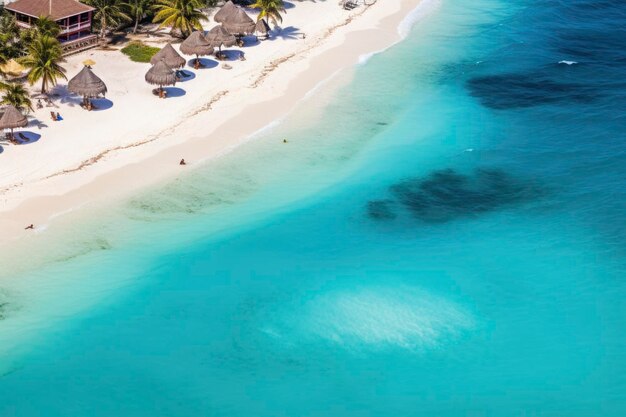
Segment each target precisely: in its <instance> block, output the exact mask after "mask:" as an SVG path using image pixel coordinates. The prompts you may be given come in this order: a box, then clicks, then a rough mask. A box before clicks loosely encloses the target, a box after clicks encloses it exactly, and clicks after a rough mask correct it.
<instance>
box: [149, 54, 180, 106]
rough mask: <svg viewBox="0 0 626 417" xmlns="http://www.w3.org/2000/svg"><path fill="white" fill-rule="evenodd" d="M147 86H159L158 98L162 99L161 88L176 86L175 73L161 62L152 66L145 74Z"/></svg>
mask: <svg viewBox="0 0 626 417" xmlns="http://www.w3.org/2000/svg"><path fill="white" fill-rule="evenodd" d="M146 82H148V84H153V85H158V86H159V97H161V98H163V86H165V85H175V84H176V73H175V72H174V71H172V69H171V68H170V67H169V65H167V64H166V63H165V61H163V60H161V61H159V62H157V63H156V64H154V65H153V66H152V68H150V69H149V70H148V72H147V73H146Z"/></svg>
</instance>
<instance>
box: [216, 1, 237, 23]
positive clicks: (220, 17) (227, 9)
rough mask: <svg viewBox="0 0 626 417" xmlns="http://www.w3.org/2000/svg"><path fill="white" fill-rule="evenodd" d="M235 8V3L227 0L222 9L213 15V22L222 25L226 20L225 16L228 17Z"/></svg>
mask: <svg viewBox="0 0 626 417" xmlns="http://www.w3.org/2000/svg"><path fill="white" fill-rule="evenodd" d="M236 8H237V6H235V3H233V2H232V1H230V0H228V1H227V2H226V4H224V5H223V6H222V8H221V9H219V10H218V11H217V13H215V16H213V20H215V21H216V22H217V23H222V22H223V21H224V20H225V19H226V16H228V15H229V14H230V13H231V12H232V11H233V10H235V9H236Z"/></svg>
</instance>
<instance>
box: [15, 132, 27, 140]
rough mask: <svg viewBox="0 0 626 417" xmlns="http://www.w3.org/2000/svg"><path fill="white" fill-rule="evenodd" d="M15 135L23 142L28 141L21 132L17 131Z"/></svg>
mask: <svg viewBox="0 0 626 417" xmlns="http://www.w3.org/2000/svg"><path fill="white" fill-rule="evenodd" d="M17 136H19V138H20V139H21V140H23V141H24V142H28V138H27V137H26V136H25V135H24V134H23V133H22V132H18V134H17Z"/></svg>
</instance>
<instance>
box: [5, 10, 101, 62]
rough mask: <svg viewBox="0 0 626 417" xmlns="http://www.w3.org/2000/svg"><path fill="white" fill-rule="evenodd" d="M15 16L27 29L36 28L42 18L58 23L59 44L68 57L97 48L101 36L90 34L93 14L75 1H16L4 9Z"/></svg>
mask: <svg viewBox="0 0 626 417" xmlns="http://www.w3.org/2000/svg"><path fill="white" fill-rule="evenodd" d="M4 8H5V10H7V11H9V12H11V13H12V14H14V15H15V18H16V20H17V24H18V25H19V26H20V27H21V28H24V29H28V28H30V27H31V25H33V24H34V23H35V22H36V21H37V19H38V18H39V16H46V17H49V18H51V19H53V20H55V21H56V22H57V23H58V24H59V26H60V27H61V33H60V35H59V41H60V42H61V46H62V47H63V52H64V53H65V54H70V53H75V52H80V51H83V50H85V49H88V48H91V47H93V46H95V45H96V43H97V40H98V37H97V36H96V35H94V34H93V33H91V21H92V16H93V11H94V10H95V9H94V8H93V7H91V6H87V5H86V4H83V3H81V2H79V1H76V0H15V1H12V2H11V3H8V4H6V5H5V6H4Z"/></svg>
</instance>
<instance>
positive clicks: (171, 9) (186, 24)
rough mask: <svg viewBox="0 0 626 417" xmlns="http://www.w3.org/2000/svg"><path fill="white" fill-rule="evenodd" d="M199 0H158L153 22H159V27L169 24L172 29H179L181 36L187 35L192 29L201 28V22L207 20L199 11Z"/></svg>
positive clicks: (200, 5) (200, 4)
mask: <svg viewBox="0 0 626 417" xmlns="http://www.w3.org/2000/svg"><path fill="white" fill-rule="evenodd" d="M201 7H202V2H201V1H200V0H158V3H157V5H156V6H154V8H155V10H156V11H157V14H156V16H154V20H153V21H154V23H161V25H160V26H159V27H165V26H170V27H171V28H172V31H174V30H175V29H178V30H180V32H181V34H182V35H183V37H185V38H186V37H187V36H189V35H190V34H191V32H193V31H194V29H197V30H202V25H201V22H202V21H204V20H208V19H207V17H206V15H205V14H204V13H202V12H201V11H200V8H201Z"/></svg>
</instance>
